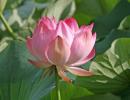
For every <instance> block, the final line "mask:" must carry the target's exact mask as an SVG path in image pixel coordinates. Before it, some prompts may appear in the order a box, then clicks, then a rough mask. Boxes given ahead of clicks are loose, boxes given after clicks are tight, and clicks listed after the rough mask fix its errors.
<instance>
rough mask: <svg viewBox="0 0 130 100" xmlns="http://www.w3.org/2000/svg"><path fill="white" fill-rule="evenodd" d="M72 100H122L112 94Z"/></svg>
mask: <svg viewBox="0 0 130 100" xmlns="http://www.w3.org/2000/svg"><path fill="white" fill-rule="evenodd" d="M72 100H121V99H120V97H118V96H114V95H112V94H100V95H92V96H86V97H82V98H78V99H72Z"/></svg>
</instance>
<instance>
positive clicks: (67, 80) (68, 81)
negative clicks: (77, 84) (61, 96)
mask: <svg viewBox="0 0 130 100" xmlns="http://www.w3.org/2000/svg"><path fill="white" fill-rule="evenodd" d="M58 75H59V76H60V77H61V78H62V79H63V80H64V81H65V82H67V83H71V82H72V80H71V79H69V78H68V77H67V76H66V74H65V72H64V71H61V70H60V71H58Z"/></svg>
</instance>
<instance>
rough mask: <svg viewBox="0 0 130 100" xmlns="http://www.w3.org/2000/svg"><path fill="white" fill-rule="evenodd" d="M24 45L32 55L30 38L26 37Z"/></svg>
mask: <svg viewBox="0 0 130 100" xmlns="http://www.w3.org/2000/svg"><path fill="white" fill-rule="evenodd" d="M26 45H27V48H28V50H29V51H30V52H31V54H32V55H34V52H33V49H32V38H30V37H27V41H26Z"/></svg>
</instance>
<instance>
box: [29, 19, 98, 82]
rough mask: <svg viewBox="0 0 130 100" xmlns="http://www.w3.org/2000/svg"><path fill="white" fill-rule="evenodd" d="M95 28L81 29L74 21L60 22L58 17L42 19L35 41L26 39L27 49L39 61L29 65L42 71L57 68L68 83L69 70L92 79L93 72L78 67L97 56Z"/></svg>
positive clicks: (33, 37) (33, 36)
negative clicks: (57, 20) (67, 74)
mask: <svg viewBox="0 0 130 100" xmlns="http://www.w3.org/2000/svg"><path fill="white" fill-rule="evenodd" d="M93 25H94V24H93V23H92V24H90V25H88V26H86V25H82V26H81V27H79V26H78V24H77V22H76V20H75V19H74V18H67V19H65V20H61V21H59V22H56V21H55V18H48V17H43V18H41V19H40V20H39V22H38V24H37V26H36V28H35V30H34V32H33V34H32V38H31V37H28V38H27V48H28V49H29V51H30V53H31V54H32V55H33V56H34V57H35V58H36V60H30V62H31V63H32V64H34V65H36V66H37V67H39V68H48V67H52V66H56V69H57V72H58V75H59V76H60V77H61V78H62V79H63V80H65V81H67V82H70V81H71V80H70V79H69V78H68V77H67V76H66V72H67V71H68V72H70V73H72V74H74V75H78V76H91V75H92V74H93V73H92V72H91V71H87V70H85V69H82V68H81V67H79V66H81V65H83V64H85V63H87V62H88V61H89V60H91V59H92V58H93V57H94V55H95V49H94V44H95V41H96V33H92V29H93Z"/></svg>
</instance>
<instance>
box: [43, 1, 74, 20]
mask: <svg viewBox="0 0 130 100" xmlns="http://www.w3.org/2000/svg"><path fill="white" fill-rule="evenodd" d="M72 3H73V0H67V1H66V0H57V1H56V2H51V3H50V5H49V6H48V7H47V8H46V9H45V11H44V14H43V15H45V16H49V17H53V16H54V17H55V18H56V20H59V19H60V18H61V16H62V14H63V11H64V10H65V9H66V8H67V7H68V6H69V5H71V4H72ZM72 6H73V5H72Z"/></svg>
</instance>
